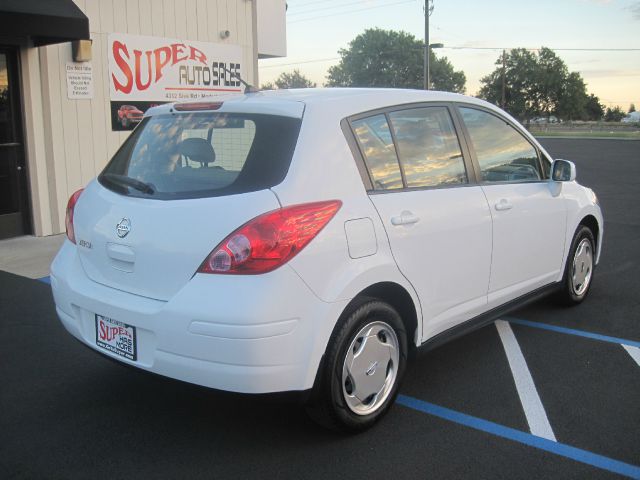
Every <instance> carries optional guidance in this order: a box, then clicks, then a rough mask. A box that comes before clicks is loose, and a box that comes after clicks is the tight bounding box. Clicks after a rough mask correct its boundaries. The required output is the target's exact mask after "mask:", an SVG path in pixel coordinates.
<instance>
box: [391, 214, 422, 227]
mask: <svg viewBox="0 0 640 480" xmlns="http://www.w3.org/2000/svg"><path fill="white" fill-rule="evenodd" d="M419 220H420V217H418V216H417V215H414V214H413V213H411V212H408V211H406V210H405V211H404V212H402V213H401V214H400V215H398V216H396V217H391V225H395V226H398V225H411V224H413V223H418V221H419Z"/></svg>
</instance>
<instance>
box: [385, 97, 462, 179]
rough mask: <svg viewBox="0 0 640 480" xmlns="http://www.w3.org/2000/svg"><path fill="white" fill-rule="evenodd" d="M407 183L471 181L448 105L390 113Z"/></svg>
mask: <svg viewBox="0 0 640 480" xmlns="http://www.w3.org/2000/svg"><path fill="white" fill-rule="evenodd" d="M389 118H390V121H391V125H392V127H393V131H394V133H395V137H396V143H397V145H398V155H399V156H400V161H401V163H402V168H403V169H404V174H405V178H406V181H407V187H410V188H411V187H437V186H442V185H456V184H461V183H467V173H466V170H465V167H464V159H463V157H462V150H461V149H460V143H459V142H458V136H457V135H456V131H455V128H454V126H453V122H452V120H451V116H450V115H449V111H448V110H447V109H446V108H445V107H425V108H414V109H410V110H400V111H396V112H392V113H390V114H389Z"/></svg>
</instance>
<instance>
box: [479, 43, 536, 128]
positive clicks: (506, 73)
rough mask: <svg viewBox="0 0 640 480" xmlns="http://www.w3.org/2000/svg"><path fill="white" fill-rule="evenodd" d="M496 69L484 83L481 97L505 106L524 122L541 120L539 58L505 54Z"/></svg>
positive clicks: (523, 53) (522, 53) (520, 53)
mask: <svg viewBox="0 0 640 480" xmlns="http://www.w3.org/2000/svg"><path fill="white" fill-rule="evenodd" d="M496 65H498V67H497V68H496V69H495V70H494V71H493V72H491V73H490V74H489V75H487V76H485V77H483V78H482V79H481V80H480V82H481V83H482V88H481V89H480V92H479V94H478V96H479V97H480V98H483V99H485V100H487V101H489V102H491V103H494V104H496V105H499V106H501V107H502V108H504V109H505V110H507V111H508V112H509V113H511V115H513V116H514V117H516V118H518V119H520V120H524V119H530V118H532V117H535V116H538V115H539V114H540V105H539V103H538V96H537V94H535V85H536V83H537V78H538V66H537V59H536V56H535V55H534V54H533V53H531V52H530V51H529V50H526V49H524V48H516V49H513V50H511V51H510V52H509V53H506V52H503V53H502V55H500V57H499V58H498V60H496ZM503 90H504V102H503Z"/></svg>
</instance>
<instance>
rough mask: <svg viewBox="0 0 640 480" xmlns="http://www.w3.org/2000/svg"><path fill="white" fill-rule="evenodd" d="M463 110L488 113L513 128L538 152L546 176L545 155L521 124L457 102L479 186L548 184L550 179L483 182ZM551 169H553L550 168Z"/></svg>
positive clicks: (494, 112)
mask: <svg viewBox="0 0 640 480" xmlns="http://www.w3.org/2000/svg"><path fill="white" fill-rule="evenodd" d="M461 108H468V109H472V110H479V111H481V112H484V113H486V114H488V115H493V116H494V117H496V118H497V119H498V120H500V121H502V122H504V123H505V124H506V125H508V126H509V127H511V128H512V129H513V130H515V132H516V133H517V134H519V135H520V136H521V137H522V138H523V139H524V140H525V141H526V142H527V143H528V144H529V145H531V147H532V148H533V150H534V151H535V152H536V157H537V160H538V168H539V169H540V172H541V173H543V174H544V173H545V169H544V167H543V165H542V155H543V153H542V151H541V150H540V148H539V147H538V145H536V144H535V143H533V142H532V141H531V139H530V138H529V137H528V136H527V135H525V134H524V133H523V132H522V129H521V127H520V126H519V124H514V123H513V122H512V121H510V120H509V119H508V118H506V117H505V116H503V115H501V114H500V113H499V112H496V111H494V110H491V109H489V108H486V107H484V106H482V105H475V104H472V103H463V102H459V103H458V102H456V103H455V105H454V111H455V115H456V116H457V117H458V122H459V124H460V128H461V130H462V132H463V136H464V137H465V142H466V143H467V148H468V150H469V153H470V156H471V159H472V163H473V168H474V170H475V176H476V181H477V183H478V185H516V184H528V183H546V182H548V181H549V178H542V179H540V180H526V181H515V180H505V181H503V182H487V181H485V180H483V179H482V169H481V168H480V162H479V161H478V156H477V153H476V150H475V146H474V145H473V142H472V140H471V134H470V133H469V130H468V129H467V126H466V124H465V123H464V119H463V118H462V112H460V109H461ZM552 163H553V162H552ZM549 169H551V167H549Z"/></svg>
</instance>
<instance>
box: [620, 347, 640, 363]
mask: <svg viewBox="0 0 640 480" xmlns="http://www.w3.org/2000/svg"><path fill="white" fill-rule="evenodd" d="M622 348H624V349H625V350H626V351H627V353H628V354H629V355H631V358H633V359H634V360H635V362H636V363H637V364H638V366H639V367H640V348H638V347H632V346H631V345H622Z"/></svg>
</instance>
